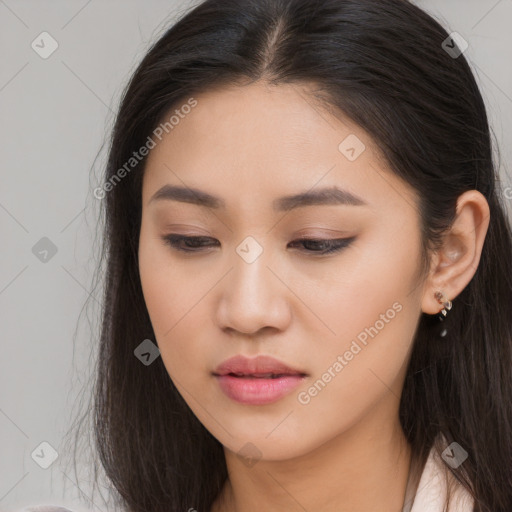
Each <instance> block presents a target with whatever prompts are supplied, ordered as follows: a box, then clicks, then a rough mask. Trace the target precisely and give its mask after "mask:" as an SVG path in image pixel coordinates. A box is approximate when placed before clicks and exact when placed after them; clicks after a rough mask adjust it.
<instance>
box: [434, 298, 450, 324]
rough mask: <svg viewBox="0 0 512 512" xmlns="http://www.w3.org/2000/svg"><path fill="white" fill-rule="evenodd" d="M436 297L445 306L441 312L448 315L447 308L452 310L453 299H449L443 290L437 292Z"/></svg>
mask: <svg viewBox="0 0 512 512" xmlns="http://www.w3.org/2000/svg"><path fill="white" fill-rule="evenodd" d="M435 298H436V299H437V302H439V304H442V305H443V306H444V307H443V309H442V310H441V311H440V312H439V313H440V314H442V315H443V316H446V315H447V312H446V310H448V311H450V309H452V301H451V300H448V299H447V298H446V297H445V296H444V294H443V293H442V292H436V293H435ZM441 320H442V317H441Z"/></svg>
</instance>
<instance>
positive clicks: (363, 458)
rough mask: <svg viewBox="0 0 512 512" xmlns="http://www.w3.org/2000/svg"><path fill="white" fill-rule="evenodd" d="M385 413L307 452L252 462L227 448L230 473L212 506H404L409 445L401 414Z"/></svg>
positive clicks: (350, 509)
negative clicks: (402, 427) (245, 463)
mask: <svg viewBox="0 0 512 512" xmlns="http://www.w3.org/2000/svg"><path fill="white" fill-rule="evenodd" d="M388 412H389V410H388ZM387 417H388V418H389V416H387ZM384 418H385V416H384V415H379V414H374V415H373V418H372V419H371V420H368V419H366V420H362V421H361V422H360V423H359V424H357V425H355V426H354V427H352V428H351V429H350V430H349V431H346V432H343V433H342V434H340V435H338V436H337V437H335V438H333V439H331V440H329V441H328V442H325V443H323V444H322V445H320V446H318V447H317V448H315V449H313V450H311V451H309V452H308V453H306V454H304V455H301V456H298V457H294V458H291V459H287V460H279V461H270V460H263V459H261V460H259V461H258V462H257V463H256V464H255V465H254V466H252V467H247V466H246V465H244V464H243V462H242V461H241V460H240V459H239V458H238V457H237V455H236V454H235V453H233V452H232V451H230V450H228V449H226V448H225V449H224V452H225V455H226V464H227V469H228V475H229V477H228V480H227V481H226V484H225V486H224V488H223V489H222V492H221V494H220V495H219V497H218V499H217V500H216V502H215V503H214V506H213V507H212V509H211V512H256V511H258V512H259V511H261V510H268V511H269V512H273V511H281V510H301V509H302V510H322V511H323V512H367V511H368V510H372V511H375V512H377V511H383V512H384V511H390V510H392V511H394V512H395V511H396V512H401V511H402V509H403V506H404V502H405V501H406V500H405V492H406V486H407V482H408V476H409V469H410V462H411V450H410V446H409V444H408V443H407V441H406V439H405V436H404V434H403V431H402V429H401V427H400V425H399V422H398V415H396V421H394V422H389V421H388V423H385V421H384ZM363 424H364V425H363Z"/></svg>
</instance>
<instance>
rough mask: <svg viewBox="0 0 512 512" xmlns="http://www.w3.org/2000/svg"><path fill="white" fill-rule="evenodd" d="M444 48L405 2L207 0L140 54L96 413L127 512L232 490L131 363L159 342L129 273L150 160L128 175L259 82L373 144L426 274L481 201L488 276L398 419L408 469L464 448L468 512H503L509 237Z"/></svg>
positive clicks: (126, 122) (125, 113) (212, 444)
mask: <svg viewBox="0 0 512 512" xmlns="http://www.w3.org/2000/svg"><path fill="white" fill-rule="evenodd" d="M448 37H449V33H448V32H447V31H446V30H445V29H444V28H443V27H442V26H441V25H440V24H439V23H438V22H437V21H435V20H434V19H433V18H432V17H430V16H429V15H428V14H426V13H425V12H424V11H422V10H421V9H420V8H418V7H416V6H414V5H413V4H411V3H410V2H408V1H406V0H206V1H205V2H202V3H201V4H199V5H197V6H196V7H195V8H193V10H191V11H190V12H188V13H187V14H186V15H185V16H183V17H182V18H181V19H180V20H178V22H176V23H175V24H174V25H173V26H172V27H171V28H169V29H168V30H167V31H166V32H165V33H164V35H163V36H162V37H161V38H160V39H159V40H158V41H157V42H156V43H155V44H154V45H153V46H152V47H151V48H150V50H149V51H148V52H147V54H146V55H145V57H144V58H143V60H142V62H141V63H140V65H139V66H138V68H137V69H136V71H135V72H134V74H133V76H132V77H131V80H130V81H129V84H128V85H127V87H126V89H125V91H124V94H123V96H122V100H121V105H120V108H119V111H118V114H117V117H116V120H115V126H114V129H113V133H112V139H111V144H110V149H109V155H108V163H107V166H106V172H105V175H104V177H103V178H104V183H105V184H106V183H107V182H108V183H110V184H111V186H110V188H109V189H108V190H107V189H106V188H105V189H104V190H105V192H104V197H103V198H102V199H101V201H102V205H103V206H104V207H105V210H104V213H105V221H106V224H105V229H104V233H103V235H104V236H103V253H104V256H105V258H106V261H107V264H106V274H105V278H106V279H105V288H104V289H105V293H104V296H103V301H104V303H103V310H102V313H103V314H102V324H101V333H100V345H99V352H98V360H97V368H96V371H97V373H96V375H97V380H96V382H95V388H94V402H93V407H92V408H91V412H92V413H93V418H94V425H93V430H94V435H95V438H94V440H95V443H96V448H97V453H98V455H99V459H100V461H101V465H102V467H103V468H104V471H105V473H106V475H107V476H108V480H109V483H110V485H112V486H113V489H115V492H116V496H118V498H117V499H118V504H120V505H121V506H122V507H123V508H124V509H125V510H128V511H130V512H147V511H151V512H174V511H176V512H177V511H184V510H188V509H190V508H194V509H196V510H199V511H206V510H210V507H211V505H212V503H213V501H214V499H215V498H216V496H217V495H218V493H219V491H220V489H221V488H222V486H223V484H224V482H225V480H226V478H227V470H226V464H225V459H224V453H223V448H222V445H221V444H220V442H219V441H217V440H216V439H215V438H214V437H213V436H212V435H211V434H210V433H209V432H208V431H207V430H206V429H205V427H204V426H203V425H202V424H201V423H200V422H199V421H198V419H197V418H196V416H195V415H194V414H193V413H192V411H191V410H190V408H189V407H188V405H187V404H186V402H185V401H184V400H183V398H182V397H181V396H180V394H179V393H178V392H177V390H176V388H175V387H174V385H173V382H172V381H171V379H170V377H169V375H168V373H167V371H166V369H165V367H164V365H163V362H162V360H161V358H158V359H157V360H156V361H155V362H154V363H152V364H151V365H149V366H145V365H143V364H141V362H140V361H139V360H138V359H137V358H136V357H135V356H134V349H135V348H136V347H137V346H138V345H139V344H140V343H141V342H142V341H143V340H145V339H150V340H153V341H154V340H155V336H154V333H153V330H152V326H151V322H150V318H149V315H148V312H147V309H146V306H145V302H144V298H143V294H142V289H141V283H140V278H139V272H138V259H137V253H138V242H139V231H140V222H141V185H142V176H143V172H144V164H145V159H142V160H141V161H140V162H139V163H137V164H136V165H134V166H133V169H130V171H129V172H128V171H126V169H127V168H126V162H128V161H129V160H130V157H132V153H133V152H134V151H137V150H138V149H139V148H141V147H142V146H144V145H145V144H146V143H147V140H148V136H151V135H152V134H153V132H154V130H155V128H156V127H157V126H158V125H159V124H160V123H161V122H162V121H163V120H165V119H166V118H168V117H169V115H170V113H172V111H173V109H175V108H176V107H177V106H179V105H181V104H186V103H187V101H189V99H190V98H192V97H193V96H194V95H197V94H199V93H201V92H205V91H209V90H213V89H214V88H219V87H222V86H226V85H243V84H249V83H252V82H255V81H258V80H264V81H267V82H269V83H271V84H274V85H279V84H286V83H290V84H303V85H310V84H314V86H315V87H314V92H313V93H312V94H315V96H316V97H317V98H318V99H320V100H322V102H323V104H324V105H325V108H326V109H329V110H330V111H331V112H333V113H336V112H338V113H340V112H341V113H343V114H344V115H346V116H348V118H350V119H352V120H353V121H354V122H355V123H357V124H358V125H360V126H361V127H362V128H363V129H365V130H366V131H367V132H368V133H369V134H370V135H371V136H372V138H373V139H374V141H375V142H376V144H377V145H378V147H379V148H380V150H381V151H382V153H383V155H384V156H385V158H386V159H387V163H388V164H389V166H390V167H391V169H392V170H393V171H394V172H395V173H396V174H397V175H398V176H400V177H401V178H403V179H404V180H405V181H406V182H407V183H408V184H410V185H411V186H412V187H414V189H415V190H416V191H417V192H418V195H419V197H420V205H419V214H420V219H421V226H422V237H423V249H424V251H423V259H424V263H425V266H424V268H425V269H426V268H427V266H426V263H427V262H428V257H429V254H430V251H431V250H434V249H436V248H438V247H439V244H440V242H441V236H442V234H443V232H444V231H445V230H446V229H447V228H449V227H450V225H451V223H452V221H453V219H454V215H455V207H456V202H457V198H458V196H459V195H460V194H462V193H463V192H465V191H467V190H472V189H475V190H478V191H480V192H481V193H482V194H483V195H484V196H485V198H486V199H487V201H488V204H489V207H490V224H489V229H488V232H487V236H486V239H485V243H484V246H483V250H482V254H481V259H480V263H479V266H478V268H477V270H476V273H475V275H474V277H473V279H472V280H471V281H470V283H469V284H468V285H467V286H466V288H465V289H464V290H463V291H462V292H461V293H460V295H459V296H457V297H456V298H455V299H454V307H453V308H452V310H451V311H450V312H449V314H448V316H447V318H446V320H445V322H444V323H443V328H446V329H447V335H446V336H444V337H441V336H440V335H439V327H438V325H440V324H439V321H438V320H437V318H435V321H433V316H432V315H426V314H424V313H422V314H421V318H420V320H419V324H418V329H417V332H416V336H415V339H414V346H413V352H412V356H411V360H410V363H409V367H408V372H407V376H406V380H405V384H404V389H403V394H402V397H401V404H400V421H401V424H402V427H403V430H404V432H405V435H406V437H407V439H408V441H409V442H410V444H411V447H412V456H413V460H415V461H418V462H419V463H420V464H424V462H425V461H426V458H427V456H428V453H429V451H430V449H431V448H432V447H434V448H435V450H436V451H437V452H438V453H439V454H440V453H441V452H442V450H444V449H445V448H446V445H444V444H443V445H440V444H439V439H440V437H439V434H441V435H442V436H444V439H445V440H446V441H447V442H448V443H451V442H452V441H455V442H457V443H458V444H460V445H461V446H462V447H463V448H464V449H465V450H466V451H467V452H468V458H467V460H466V461H465V462H464V463H463V464H462V465H460V466H459V467H458V468H457V469H453V468H452V467H451V466H449V465H448V464H445V465H446V467H447V469H448V470H449V471H451V472H452V474H453V475H454V476H455V477H456V479H457V480H458V481H460V482H461V483H462V484H463V485H464V486H465V487H466V488H467V489H468V491H469V492H470V493H471V495H472V496H473V497H474V498H475V508H474V510H475V511H478V512H500V511H502V512H510V510H511V509H512V271H511V265H510V263H511V256H512V234H511V228H510V224H509V222H508V220H507V218H506V215H505V211H506V209H505V207H504V203H503V199H502V195H501V190H500V187H499V186H498V184H499V178H498V173H497V168H498V165H497V164H496V163H495V156H494V153H493V144H492V137H491V131H490V128H489V125H488V120H487V114H486V109H485V106H484V102H483V99H482V96H481V94H480V92H479V89H478V86H477V84H476V82H475V79H474V76H473V74H472V71H471V69H470V66H469V65H468V62H467V60H466V59H465V57H464V55H463V54H462V55H459V56H458V57H456V56H455V55H453V53H452V54H450V52H449V51H448V50H447V48H446V44H443V42H444V41H445V40H447V38H448ZM449 41H450V40H449ZM449 46H450V47H454V44H453V43H450V45H449ZM455 48H457V47H456V46H455ZM123 166H125V167H124V168H125V171H126V172H125V173H123V174H126V175H125V176H123V177H122V179H119V176H120V174H119V170H120V169H121V168H123ZM128 174H129V175H128ZM424 275H425V274H424Z"/></svg>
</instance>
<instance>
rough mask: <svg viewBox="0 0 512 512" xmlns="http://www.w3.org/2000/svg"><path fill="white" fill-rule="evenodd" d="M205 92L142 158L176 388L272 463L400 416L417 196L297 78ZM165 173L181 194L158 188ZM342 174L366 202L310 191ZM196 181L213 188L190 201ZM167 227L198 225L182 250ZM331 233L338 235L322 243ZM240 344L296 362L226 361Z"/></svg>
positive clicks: (203, 188)
mask: <svg viewBox="0 0 512 512" xmlns="http://www.w3.org/2000/svg"><path fill="white" fill-rule="evenodd" d="M194 99H195V101H196V102H197V104H196V103H195V102H193V101H191V102H190V103H188V104H193V105H195V106H194V107H193V108H188V107H185V108H182V109H180V107H179V106H178V107H177V110H178V111H179V115H178V113H176V117H175V118H174V126H173V128H172V129H169V127H167V132H168V133H166V132H165V130H164V131H163V133H164V136H163V137H162V139H161V141H159V140H155V142H156V146H155V147H154V148H153V149H151V151H150V154H149V156H148V160H147V166H146V169H145V176H144V182H143V193H142V201H143V211H142V226H141V232H140V245H139V265H140V275H141V282H142V288H143V292H144V298H145V301H146V305H147V308H148V311H149V315H150V318H151V322H152V325H153V329H154V332H155V336H156V340H155V341H156V343H157V344H158V347H159V349H160V353H161V357H162V360H163V363H164V365H165V367H166V369H167V371H168V373H169V376H170V378H171V379H172V381H173V382H174V384H175V385H176V387H177V389H178V391H179V392H180V394H181V395H182V396H183V398H184V399H185V401H186V402H187V403H188V405H189V406H190V408H191V409H192V411H193V412H194V414H195V415H196V416H197V417H198V419H199V420H200V421H201V422H202V423H203V424H204V426H205V427H206V428H207V429H208V430H209V431H210V432H211V433H212V434H213V435H214V436H215V437H216V438H217V439H218V440H219V441H220V442H221V443H222V444H223V445H224V446H225V447H226V448H228V449H229V450H231V451H233V452H238V451H239V450H241V449H242V453H243V450H248V448H247V447H250V449H249V451H251V450H252V451H253V452H254V457H258V458H259V457H261V458H263V459H268V460H280V459H281V460H282V459H287V458H291V457H294V456H299V455H301V454H305V453H307V452H309V451H311V450H313V449H315V448H316V447H319V446H320V445H322V444H324V443H326V442H327V441H329V440H332V439H334V438H336V437H338V436H340V435H342V434H348V433H349V431H350V432H355V431H358V432H362V431H363V425H374V430H375V429H378V428H382V425H384V424H385V423H386V422H387V423H388V424H391V423H393V424H396V423H397V422H398V418H397V416H398V415H397V411H398V405H399V398H398V397H399V396H400V392H401V388H402V385H403V378H404V375H405V370H406V365H407V362H408V357H409V354H410V349H411V343H412V339H413V336H414V332H415V329H416V326H417V322H418V319H419V315H420V313H421V303H422V296H423V293H424V286H423V285H422V283H421V282H418V281H417V280H416V277H417V272H418V270H419V263H420V227H419V217H418V213H417V210H416V204H417V202H416V201H417V198H416V197H415V195H414V193H413V192H412V190H411V189H410V188H409V187H408V186H407V185H405V184H404V183H403V182H401V181H399V179H398V178H397V177H396V176H394V175H393V174H392V173H391V172H389V170H387V169H386V168H385V166H384V164H382V161H381V160H380V159H379V158H378V155H377V153H376V151H375V149H374V147H373V144H372V141H371V140H370V138H369V136H368V135H367V134H366V133H365V132H364V131H363V130H361V129H360V128H359V127H358V126H356V125H354V124H351V123H349V122H342V121H340V120H339V119H337V118H334V117H332V116H331V115H329V114H328V113H326V112H325V111H323V110H321V108H320V107H319V106H318V105H317V104H316V103H315V102H314V100H313V99H312V97H311V96H309V95H308V94H307V91H306V89H304V88H299V87H298V86H292V85H290V86H288V85H287V86H278V87H274V88H271V87H270V86H267V85H264V84H262V83H257V84H254V85H250V86H248V87H240V88H230V89H223V90H220V91H216V92H210V93H208V94H202V95H198V96H196V97H195V98H194ZM185 104H187V103H186V102H184V105H185ZM363 145H364V146H363ZM169 186H171V187H178V188H179V189H180V190H182V189H184V191H185V192H186V193H183V192H181V193H178V194H174V195H173V197H174V199H172V198H171V197H170V196H171V194H170V193H168V194H165V193H164V192H160V194H159V196H160V197H159V198H157V197H155V194H156V193H157V192H158V191H161V189H162V187H169ZM334 188H338V189H339V190H343V191H346V193H347V194H348V193H350V194H352V195H354V196H357V198H359V200H357V201H356V200H353V201H352V202H351V201H345V202H343V201H342V199H343V198H344V197H345V198H346V197H347V196H346V195H345V196H344V195H343V193H342V192H338V193H337V194H335V193H331V194H327V193H324V194H323V195H320V196H318V197H317V200H315V199H314V197H313V198H312V199H308V198H307V195H309V194H318V193H320V192H321V191H323V190H324V189H332V190H334ZM191 189H194V190H193V191H192V192H191ZM169 190H170V189H168V191H169ZM187 191H188V192H187ZM198 191H200V193H199V192H198ZM199 194H201V195H202V194H208V195H209V196H214V197H215V198H217V199H215V200H214V201H211V202H210V203H208V204H206V203H205V204H196V201H193V200H191V199H190V198H196V199H199V198H200V197H201V196H200V195H199ZM297 194H306V195H305V196H304V197H302V200H301V197H299V198H298V199H296V200H294V199H288V200H285V199H283V198H287V197H288V196H295V195H297ZM180 198H181V200H180ZM351 203H353V204H351ZM170 235H175V236H178V235H179V236H186V237H188V236H190V237H205V238H200V239H196V240H195V245H194V241H192V242H190V241H189V242H186V241H185V242H184V241H181V242H180V241H177V240H178V239H176V238H174V239H171V241H172V240H174V241H175V246H174V247H173V246H171V245H170V244H169V243H166V237H170ZM301 238H307V239H321V240H326V241H327V242H325V243H322V242H302V243H301V242H300V241H299V240H300V239H301ZM339 239H347V240H348V242H342V243H341V245H340V244H338V246H336V243H338V242H336V243H334V242H332V241H334V240H339ZM329 240H330V241H331V245H329ZM343 244H345V245H343ZM329 247H334V248H336V247H339V248H340V249H339V250H338V251H335V252H331V253H326V254H323V255H322V254H321V253H322V251H325V249H328V248H329ZM180 248H182V249H185V250H186V249H188V250H189V251H190V252H185V251H183V250H180ZM235 355H243V356H245V357H247V358H253V357H255V356H257V355H267V356H271V357H273V358H276V359H277V360H279V361H281V362H283V363H284V364H286V365H288V366H289V367H291V368H293V369H295V370H298V371H299V372H300V373H301V374H302V375H303V376H302V377H297V376H295V377H284V378H282V379H277V380H279V382H278V383H276V382H275V379H273V380H274V382H271V380H270V379H265V378H264V379H261V378H260V379H259V380H257V379H255V378H252V379H251V378H248V377H234V376H231V377H224V378H219V377H218V376H215V375H214V372H215V370H216V368H217V367H218V365H220V364H221V363H222V362H223V361H225V360H226V359H228V358H231V357H232V356H235ZM244 379H245V380H244ZM226 381H229V382H231V386H232V388H230V389H232V390H234V391H232V392H233V393H234V394H235V395H236V396H235V395H231V396H229V395H228V394H226V392H225V391H223V386H222V385H221V383H222V382H226ZM276 388H277V389H278V390H281V392H283V390H285V391H287V392H285V393H284V395H283V394H282V393H281V396H279V393H278V392H277V391H276V392H275V390H276ZM274 392H275V393H274ZM358 425H359V426H361V429H357V428H354V427H357V426H358ZM248 443H249V444H248Z"/></svg>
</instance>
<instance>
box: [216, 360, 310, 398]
mask: <svg viewBox="0 0 512 512" xmlns="http://www.w3.org/2000/svg"><path fill="white" fill-rule="evenodd" d="M235 374H236V375H235ZM268 374H274V375H279V377H277V378H271V377H264V376H265V375H268ZM213 375H214V376H215V378H216V379H217V381H218V382H219V385H220V388H221V390H222V391H223V392H224V394H225V395H226V396H228V397H229V398H231V399H232V400H234V401H236V402H239V403H242V404H250V405H263V404H269V403H273V402H276V401H277V400H279V399H281V398H282V397H284V396H285V395H287V394H288V393H290V392H291V391H292V390H293V389H294V388H296V387H297V386H298V385H299V384H301V382H302V381H303V380H304V379H305V378H306V376H307V374H306V373H305V372H303V371H301V370H298V369H295V368H292V367H290V366H288V365H286V364H285V363H283V362H281V361H279V360H277V359H274V358H273V357H270V356H263V355H261V356H257V357H255V358H252V359H248V358H246V357H244V356H240V355H239V356H235V357H232V358H230V359H227V360H226V361H224V362H223V363H221V364H220V365H219V366H218V367H217V368H216V369H215V371H214V372H213Z"/></svg>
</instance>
